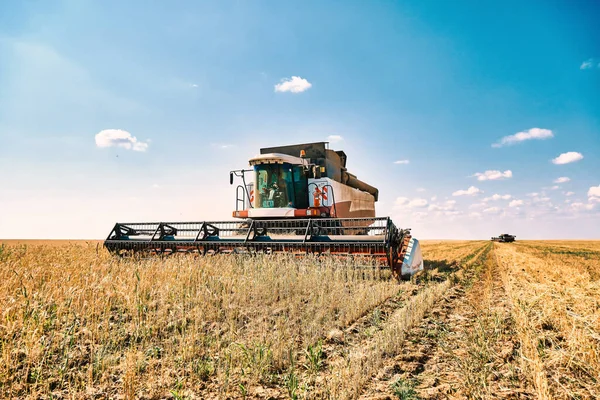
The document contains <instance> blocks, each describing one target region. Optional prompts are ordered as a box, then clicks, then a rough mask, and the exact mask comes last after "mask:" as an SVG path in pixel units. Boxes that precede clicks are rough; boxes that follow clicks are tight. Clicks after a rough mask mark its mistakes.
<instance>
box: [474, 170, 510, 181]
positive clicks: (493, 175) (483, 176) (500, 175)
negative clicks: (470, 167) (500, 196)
mask: <svg viewBox="0 0 600 400" xmlns="http://www.w3.org/2000/svg"><path fill="white" fill-rule="evenodd" d="M473 176H476V177H477V180H478V181H497V180H501V179H509V178H512V171H511V170H509V169H507V170H506V171H504V172H501V171H497V170H489V171H485V172H477V173H475V174H474V175H473Z"/></svg>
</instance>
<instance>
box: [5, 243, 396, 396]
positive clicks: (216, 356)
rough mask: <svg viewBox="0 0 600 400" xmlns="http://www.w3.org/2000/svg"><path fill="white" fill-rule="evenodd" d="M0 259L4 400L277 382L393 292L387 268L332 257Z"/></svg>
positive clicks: (39, 249) (246, 387)
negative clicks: (337, 329) (360, 265)
mask: <svg viewBox="0 0 600 400" xmlns="http://www.w3.org/2000/svg"><path fill="white" fill-rule="evenodd" d="M0 257H1V258H0V263H2V266H1V268H0V282H1V283H0V310H1V317H2V320H1V321H2V322H1V325H0V352H1V354H2V362H0V387H2V388H3V390H5V391H6V392H5V395H7V396H9V397H29V398H40V397H44V396H49V395H50V394H52V395H53V396H54V397H61V396H66V395H67V393H68V394H71V395H72V394H74V393H80V394H83V393H85V394H86V395H90V396H101V397H107V396H115V395H118V394H120V395H124V396H125V397H128V398H132V397H163V396H165V395H168V394H169V393H171V394H172V395H173V397H177V396H179V395H182V396H183V395H188V396H190V397H193V396H194V395H196V396H197V397H204V396H203V395H201V394H199V393H202V392H203V391H206V392H218V391H220V392H222V393H227V392H231V393H242V392H251V391H252V390H253V388H255V387H260V386H273V385H274V386H278V385H282V384H283V382H281V381H282V377H283V374H284V373H285V371H287V369H288V368H289V366H290V362H293V360H294V359H297V358H299V355H301V354H303V353H304V349H305V348H307V346H309V345H310V346H312V345H314V344H315V343H317V342H318V340H319V339H320V338H322V337H323V336H324V335H325V333H326V332H327V331H328V330H330V329H332V328H335V327H343V326H346V325H348V324H349V323H351V322H352V321H354V320H355V319H357V318H358V317H360V316H361V315H362V314H363V313H365V312H366V311H367V310H370V309H372V308H373V307H375V306H376V305H377V304H379V303H381V302H382V301H384V300H386V299H387V298H389V297H391V296H393V295H394V294H395V293H397V292H398V290H399V288H398V284H397V283H395V282H393V281H391V280H389V279H388V277H387V276H385V275H387V272H379V271H376V270H371V269H367V270H364V269H361V270H359V269H353V268H348V265H345V263H344V262H343V261H336V260H330V259H326V260H324V261H320V262H319V261H317V260H315V259H313V258H306V259H302V260H296V259H293V258H290V257H285V256H282V257H264V258H263V257H253V258H250V257H231V256H221V257H207V258H195V257H171V258H167V259H151V260H141V261H136V260H131V259H119V258H114V257H111V256H110V255H108V254H107V253H106V252H104V251H102V250H101V251H99V252H96V247H95V246H92V245H89V246H78V245H65V246H59V247H57V246H37V245H34V246H28V247H19V246H17V247H4V248H3V250H2V253H1V255H0ZM382 275H384V276H382Z"/></svg>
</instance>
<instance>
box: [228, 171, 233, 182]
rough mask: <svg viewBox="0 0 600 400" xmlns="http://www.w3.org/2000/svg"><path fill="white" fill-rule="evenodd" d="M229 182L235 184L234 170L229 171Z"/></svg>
mask: <svg viewBox="0 0 600 400" xmlns="http://www.w3.org/2000/svg"><path fill="white" fill-rule="evenodd" d="M229 184H230V185H233V172H230V173H229Z"/></svg>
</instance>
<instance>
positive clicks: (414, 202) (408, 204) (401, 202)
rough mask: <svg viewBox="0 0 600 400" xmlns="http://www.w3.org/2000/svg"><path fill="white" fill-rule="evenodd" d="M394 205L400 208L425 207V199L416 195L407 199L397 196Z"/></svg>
mask: <svg viewBox="0 0 600 400" xmlns="http://www.w3.org/2000/svg"><path fill="white" fill-rule="evenodd" d="M395 204H396V206H398V207H401V208H424V207H427V204H428V202H427V200H425V199H421V198H419V197H416V198H414V199H409V198H407V197H398V198H397V199H396V202H395Z"/></svg>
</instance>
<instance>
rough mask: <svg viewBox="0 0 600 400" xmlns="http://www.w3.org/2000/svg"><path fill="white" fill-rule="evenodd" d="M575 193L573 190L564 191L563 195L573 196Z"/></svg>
mask: <svg viewBox="0 0 600 400" xmlns="http://www.w3.org/2000/svg"><path fill="white" fill-rule="evenodd" d="M574 194H575V192H565V196H567V197H568V196H573V195H574Z"/></svg>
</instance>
